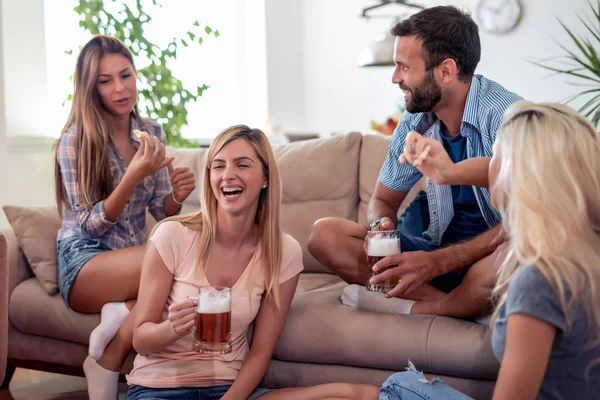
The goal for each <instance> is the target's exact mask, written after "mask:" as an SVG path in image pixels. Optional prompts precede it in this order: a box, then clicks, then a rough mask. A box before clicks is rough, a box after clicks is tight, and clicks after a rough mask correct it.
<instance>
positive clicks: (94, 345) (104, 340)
mask: <svg viewBox="0 0 600 400" xmlns="http://www.w3.org/2000/svg"><path fill="white" fill-rule="evenodd" d="M128 315H129V309H127V306H126V305H125V303H123V302H120V303H106V304H105V305H104V306H103V307H102V312H101V313H100V324H99V325H98V326H97V327H96V329H94V330H93V331H92V334H91V335H90V349H89V351H88V354H89V355H90V357H92V358H93V359H94V360H99V359H100V358H102V355H103V354H104V349H106V346H108V343H110V341H111V340H112V338H114V337H115V335H116V334H117V331H118V330H119V327H120V326H121V324H122V323H123V321H124V320H125V318H127V316H128Z"/></svg>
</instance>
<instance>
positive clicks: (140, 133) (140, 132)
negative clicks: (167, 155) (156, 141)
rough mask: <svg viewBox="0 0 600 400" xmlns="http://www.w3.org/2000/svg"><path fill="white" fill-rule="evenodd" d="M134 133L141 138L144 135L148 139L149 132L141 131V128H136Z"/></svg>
mask: <svg viewBox="0 0 600 400" xmlns="http://www.w3.org/2000/svg"><path fill="white" fill-rule="evenodd" d="M133 133H135V135H136V136H137V137H139V138H141V137H142V136H144V137H145V138H146V139H148V137H149V135H148V132H146V131H140V130H139V129H134V130H133Z"/></svg>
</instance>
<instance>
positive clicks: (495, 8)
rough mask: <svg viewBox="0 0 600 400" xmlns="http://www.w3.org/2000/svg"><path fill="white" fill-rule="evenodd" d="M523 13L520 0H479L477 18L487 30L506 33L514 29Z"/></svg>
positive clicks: (476, 8)
mask: <svg viewBox="0 0 600 400" xmlns="http://www.w3.org/2000/svg"><path fill="white" fill-rule="evenodd" d="M522 13H523V6H522V5H521V2H520V0H479V1H478V2H477V5H476V6H475V19H476V20H477V22H478V24H479V26H480V27H481V28H482V29H483V30H484V31H486V32H490V33H495V34H504V33H508V32H510V31H512V30H513V29H514V28H515V27H516V26H517V24H518V23H519V20H520V19H521V14H522Z"/></svg>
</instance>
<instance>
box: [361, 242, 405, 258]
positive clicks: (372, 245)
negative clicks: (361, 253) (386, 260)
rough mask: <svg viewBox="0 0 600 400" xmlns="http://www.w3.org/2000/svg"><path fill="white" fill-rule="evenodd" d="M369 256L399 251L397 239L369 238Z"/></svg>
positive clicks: (389, 254)
mask: <svg viewBox="0 0 600 400" xmlns="http://www.w3.org/2000/svg"><path fill="white" fill-rule="evenodd" d="M368 252H369V254H368V255H369V256H370V257H386V256H391V255H392V254H398V253H400V240H399V239H389V238H386V239H369V249H368Z"/></svg>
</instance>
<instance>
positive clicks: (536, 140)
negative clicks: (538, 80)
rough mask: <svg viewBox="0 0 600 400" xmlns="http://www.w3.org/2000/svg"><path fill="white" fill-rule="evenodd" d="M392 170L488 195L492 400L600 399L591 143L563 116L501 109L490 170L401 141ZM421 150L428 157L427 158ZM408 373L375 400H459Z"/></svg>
mask: <svg viewBox="0 0 600 400" xmlns="http://www.w3.org/2000/svg"><path fill="white" fill-rule="evenodd" d="M406 143H407V144H406V148H405V152H404V154H403V155H402V156H401V157H400V162H402V163H410V164H412V165H413V166H415V167H416V168H418V169H419V170H420V171H421V172H422V173H423V174H424V175H425V176H427V177H429V178H430V179H432V180H434V182H435V183H437V184H449V185H456V184H463V185H464V184H471V185H479V186H489V187H490V188H491V193H492V204H494V206H495V207H496V208H497V209H498V210H499V211H500V213H501V214H502V221H503V222H502V223H503V226H504V229H505V231H506V233H507V237H508V238H509V241H508V243H507V244H506V256H505V257H504V258H503V262H502V263H501V265H499V266H497V267H498V268H499V270H498V281H497V283H496V287H495V289H494V297H495V300H496V303H497V306H496V311H495V313H494V315H493V318H492V327H493V334H492V346H493V349H494V353H495V354H496V356H497V357H498V359H499V360H500V361H501V366H500V372H499V374H498V380H497V382H496V387H495V390H494V399H511V400H512V399H597V398H599V397H600V363H599V362H600V346H599V343H600V341H599V339H600V288H599V287H598V286H599V285H600V136H599V135H598V133H597V132H596V130H595V128H594V127H593V126H592V125H591V124H590V123H589V122H588V121H587V120H586V119H585V118H584V117H582V116H581V115H579V114H578V113H576V112H575V111H574V110H572V109H571V108H569V107H566V106H563V105H559V104H534V103H531V102H525V101H523V102H519V103H516V104H515V105H513V106H512V107H511V108H509V109H508V110H507V112H506V115H505V117H504V122H503V124H502V127H501V128H500V130H499V131H498V138H497V141H496V143H495V145H494V156H493V158H491V159H489V158H479V159H469V160H466V161H464V162H461V163H458V164H453V163H452V161H451V160H450V158H449V157H448V154H447V153H446V152H445V150H444V148H443V146H442V145H441V143H439V142H436V141H434V140H431V139H427V138H424V137H423V136H421V135H418V134H411V135H409V137H408V138H407V141H406ZM426 149H427V150H426ZM468 398H469V397H468V396H466V395H464V394H462V393H460V392H458V391H456V390H454V389H452V388H450V387H449V386H447V385H445V384H443V383H442V382H440V381H439V380H435V379H433V380H431V379H427V378H426V377H425V376H424V375H423V374H422V373H421V372H419V371H417V370H416V369H415V368H414V366H412V364H411V365H410V366H409V368H408V371H406V372H401V373H397V374H394V375H392V376H391V377H390V378H389V379H388V380H387V381H386V382H385V383H384V385H383V386H382V388H381V394H380V399H384V400H387V399H390V400H392V399H394V400H395V399H403V400H407V399H409V400H412V399H442V400H446V399H461V400H462V399H468Z"/></svg>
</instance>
